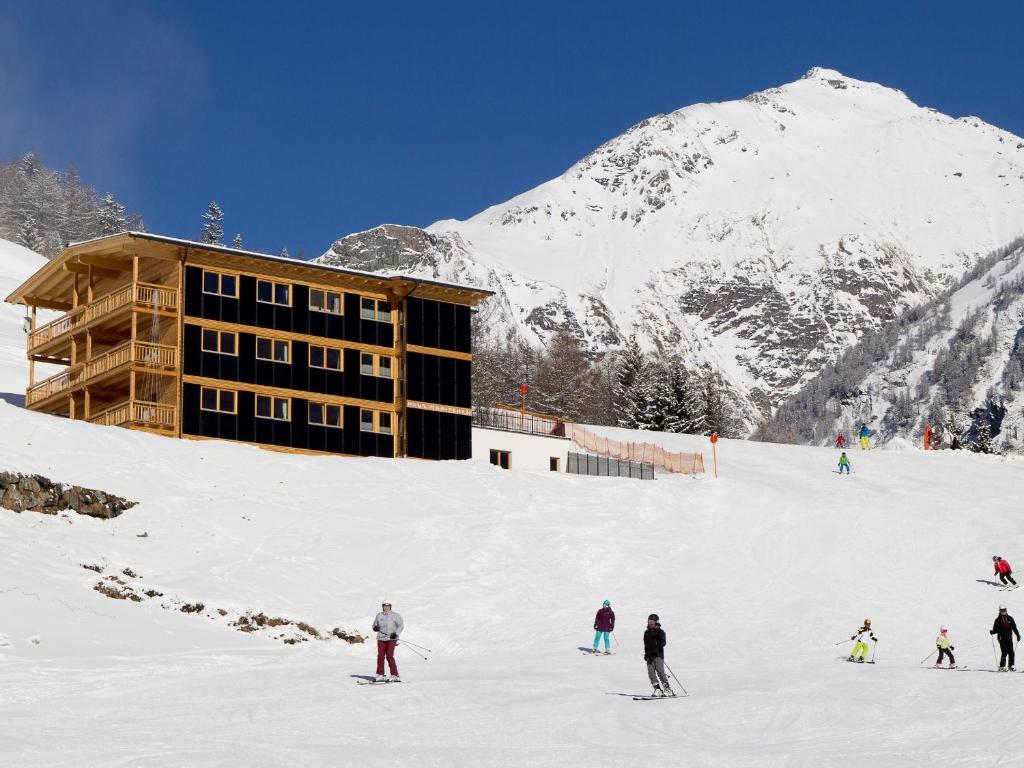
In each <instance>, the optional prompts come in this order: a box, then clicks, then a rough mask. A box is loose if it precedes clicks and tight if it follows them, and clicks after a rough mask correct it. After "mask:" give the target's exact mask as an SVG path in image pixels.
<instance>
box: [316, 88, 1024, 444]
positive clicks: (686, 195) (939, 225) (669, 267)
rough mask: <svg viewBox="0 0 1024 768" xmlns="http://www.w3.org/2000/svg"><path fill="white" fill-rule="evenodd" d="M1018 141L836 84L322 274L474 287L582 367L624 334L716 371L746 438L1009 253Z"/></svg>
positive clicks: (802, 91)
mask: <svg viewBox="0 0 1024 768" xmlns="http://www.w3.org/2000/svg"><path fill="white" fill-rule="evenodd" d="M1022 206H1024V140H1022V139H1020V138H1019V137H1016V136H1013V135H1011V134H1009V133H1007V132H1005V131H1002V130H1000V129H998V128H995V127H993V126H991V125H988V124H986V123H985V122H983V121H982V120H980V119H979V118H975V117H965V118H960V119H954V118H951V117H947V116H946V115H942V114H940V113H938V112H936V111H934V110H931V109H927V108H923V107H919V106H917V105H915V104H914V103H913V102H912V101H910V100H909V99H908V98H907V97H906V96H905V95H904V94H903V93H902V92H900V91H898V90H894V89H891V88H886V87H883V86H881V85H877V84H874V83H868V82H863V81H859V80H855V79H853V78H850V77H847V76H845V75H843V74H841V73H838V72H835V71H832V70H826V69H814V70H811V71H810V72H809V73H808V74H807V75H806V76H805V77H804V78H802V79H801V80H798V81H796V82H794V83H789V84H787V85H784V86H782V87H780V88H771V89H769V90H766V91H762V92H759V93H755V94H752V95H750V96H748V97H746V98H745V99H742V100H739V101H730V102H723V103H717V104H697V105H693V106H690V107H686V108H685V109H681V110H679V111H677V112H673V113H671V114H668V115H659V116H657V117H653V118H651V119H649V120H645V121H643V122H642V123H640V124H638V125H636V126H634V127H633V128H631V129H630V130H628V131H627V132H626V133H624V134H622V135H621V136H618V137H616V138H614V139H612V140H611V141H609V142H608V143H607V144H605V145H603V146H602V147H600V148H598V149H597V150H595V151H594V152H592V153H591V154H590V155H588V156H587V157H585V158H583V159H582V160H581V161H579V162H578V163H577V164H575V165H574V166H573V167H572V168H570V169H569V170H568V171H566V172H565V173H564V174H562V175H561V176H560V177H558V178H556V179H553V180H552V181H550V182H548V183H546V184H543V185H541V186H539V187H537V188H536V189H533V190H530V191H528V192H525V193H523V194H522V195H519V196H518V197H515V198H513V199H512V200H509V201H508V202H505V203H502V204H500V205H496V206H493V207H491V208H488V209H487V210H485V211H483V212H481V213H480V214H478V215H476V216H474V217H472V218H471V219H468V220H466V221H441V222H438V223H436V224H434V225H432V226H431V227H429V228H428V230H427V231H425V232H424V231H422V230H417V229H415V228H409V227H396V226H384V227H378V228H377V229H375V230H371V231H369V232H365V233H360V234H357V235H351V236H349V237H347V238H343V239H341V240H339V241H338V242H336V243H335V244H334V245H333V246H332V248H331V250H330V251H328V252H327V253H326V254H324V256H322V257H321V259H322V260H324V261H327V262H330V263H344V264H347V265H349V266H358V267H362V268H376V269H391V270H396V269H397V270H400V271H406V272H412V273H416V274H423V275H430V276H434V277H439V278H444V279H448V280H458V281H465V282H470V283H474V284H481V285H486V286H488V287H489V288H491V289H494V290H496V291H497V296H496V297H495V298H494V299H493V300H492V304H494V305H495V308H494V310H493V311H494V312H495V316H494V318H493V322H494V323H496V324H498V325H505V326H512V327H515V328H518V329H519V330H520V331H521V332H522V333H524V334H525V335H526V336H527V337H528V338H531V339H534V340H536V341H544V340H546V339H547V338H548V337H549V336H550V334H551V333H552V331H553V330H554V329H556V328H558V327H560V326H562V325H567V326H568V327H570V328H573V329H574V330H575V331H576V332H577V333H578V334H579V335H580V336H581V337H583V338H584V339H585V341H586V343H587V345H588V346H589V347H590V348H592V349H595V350H596V349H603V348H606V347H608V346H614V345H617V344H619V343H621V342H622V340H623V339H624V338H625V336H627V335H628V334H629V333H630V331H633V330H635V331H636V332H637V333H638V334H639V335H640V336H641V337H642V338H643V339H644V340H645V341H646V343H648V344H649V345H654V346H659V347H664V348H667V349H670V350H672V351H679V352H681V353H683V354H684V355H685V356H686V357H687V358H688V359H689V360H691V361H692V362H693V363H694V364H700V365H705V366H710V367H716V368H719V369H720V370H721V371H722V373H723V374H724V375H725V376H726V377H727V379H728V380H729V381H730V382H731V383H732V385H733V386H734V387H735V388H736V389H737V390H738V391H739V392H740V393H742V397H741V401H742V402H741V405H742V406H743V410H744V413H745V415H746V418H747V420H748V423H750V424H752V423H753V422H754V421H755V420H756V419H757V418H758V416H759V414H760V413H762V412H765V411H766V410H767V408H768V407H769V406H771V405H774V404H777V403H778V402H779V400H780V399H782V397H783V396H784V395H786V394H788V393H789V392H791V391H793V390H794V389H795V388H796V387H797V386H798V385H799V383H800V382H802V381H804V380H806V379H807V378H808V377H810V376H811V375H813V373H814V372H815V371H816V370H818V369H820V367H821V365H822V363H823V362H826V361H830V360H833V359H835V357H836V356H837V354H838V353H839V352H840V351H841V350H842V349H843V348H845V347H846V346H848V345H849V344H850V343H851V342H852V341H853V340H854V339H855V338H856V336H857V335H858V334H860V333H861V332H862V331H863V330H864V329H866V328H871V327H876V326H877V325H878V324H879V323H880V322H882V321H884V320H886V319H889V318H891V317H893V316H894V315H895V314H898V312H899V311H900V310H901V309H903V308H906V307H907V306H911V305H914V304H917V303H919V302H921V301H924V300H926V299H927V298H928V297H929V296H930V295H932V294H933V293H934V292H935V291H937V290H938V289H940V288H941V287H943V286H944V285H946V284H947V281H948V280H949V279H951V278H954V277H957V276H959V275H960V274H962V272H963V271H964V270H965V269H966V268H967V267H969V266H970V265H971V264H972V263H973V262H974V261H975V260H976V259H977V257H978V256H980V255H981V254H984V253H986V252H988V251H990V250H992V249H993V248H995V247H998V246H1000V245H1002V244H1004V243H1006V242H1008V241H1009V240H1011V239H1012V238H1014V237H1016V236H1019V235H1020V234H1022V230H1024V224H1022V223H1021V221H1020V215H1019V213H1020V210H1021V209H1022Z"/></svg>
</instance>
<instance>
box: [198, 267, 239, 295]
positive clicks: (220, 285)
mask: <svg viewBox="0 0 1024 768" xmlns="http://www.w3.org/2000/svg"><path fill="white" fill-rule="evenodd" d="M207 275H216V276H217V290H216V291H208V290H207V289H206V276H207ZM225 277H228V278H231V279H232V280H234V282H235V291H234V293H225V292H224V278H225ZM238 282H239V281H238V275H236V274H234V273H232V272H221V271H220V270H217V269H203V293H205V294H206V295H207V296H223V297H224V298H226V299H237V298H238Z"/></svg>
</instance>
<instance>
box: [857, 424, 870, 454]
mask: <svg viewBox="0 0 1024 768" xmlns="http://www.w3.org/2000/svg"><path fill="white" fill-rule="evenodd" d="M858 435H859V436H860V449H861V450H862V451H869V450H871V441H870V440H868V438H869V437H871V430H870V429H868V425H867V424H864V425H862V426H861V428H860V432H859V433H858Z"/></svg>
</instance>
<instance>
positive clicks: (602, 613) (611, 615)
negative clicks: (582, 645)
mask: <svg viewBox="0 0 1024 768" xmlns="http://www.w3.org/2000/svg"><path fill="white" fill-rule="evenodd" d="M613 631H615V611H613V610H612V604H611V601H609V600H605V601H604V604H603V605H602V606H601V608H600V609H599V610H598V611H597V615H596V616H595V617H594V653H597V646H598V642H599V641H600V640H601V638H602V637H603V638H604V654H605V656H607V655H608V654H610V653H611V644H610V643H609V642H608V635H609V634H610V633H611V632H613Z"/></svg>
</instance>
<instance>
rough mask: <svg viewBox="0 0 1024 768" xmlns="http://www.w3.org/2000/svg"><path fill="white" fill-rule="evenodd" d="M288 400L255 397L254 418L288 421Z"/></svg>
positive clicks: (265, 396) (285, 398)
mask: <svg viewBox="0 0 1024 768" xmlns="http://www.w3.org/2000/svg"><path fill="white" fill-rule="evenodd" d="M288 409H289V400H288V398H287V397H271V396H270V395H256V418H258V419H275V420H277V421H288Z"/></svg>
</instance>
